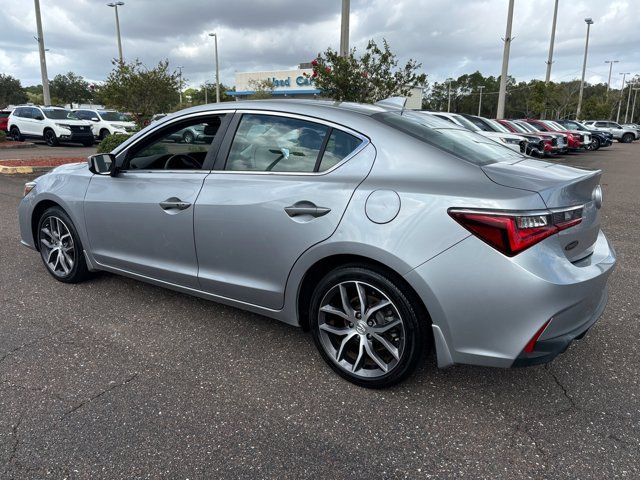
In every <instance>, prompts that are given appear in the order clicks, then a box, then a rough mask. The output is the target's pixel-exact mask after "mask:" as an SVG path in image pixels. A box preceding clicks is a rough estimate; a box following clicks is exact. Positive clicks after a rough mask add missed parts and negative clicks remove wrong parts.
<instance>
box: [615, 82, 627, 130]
mask: <svg viewBox="0 0 640 480" xmlns="http://www.w3.org/2000/svg"><path fill="white" fill-rule="evenodd" d="M620 75H622V89H621V90H620V98H619V99H618V114H617V115H616V123H620V107H621V106H622V96H623V95H624V80H625V79H626V78H627V75H631V74H630V73H629V72H620Z"/></svg>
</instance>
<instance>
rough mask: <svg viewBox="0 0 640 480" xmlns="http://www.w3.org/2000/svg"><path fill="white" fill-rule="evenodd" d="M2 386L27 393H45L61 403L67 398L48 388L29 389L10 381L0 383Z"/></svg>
mask: <svg viewBox="0 0 640 480" xmlns="http://www.w3.org/2000/svg"><path fill="white" fill-rule="evenodd" d="M0 385H3V386H5V387H7V388H13V389H18V390H25V391H28V392H38V393H43V394H45V395H49V396H51V397H53V398H55V399H56V400H60V401H61V402H64V401H65V398H64V397H62V395H59V394H57V393H55V392H52V391H50V390H49V389H48V388H47V387H28V386H27V385H19V384H17V383H11V382H10V381H9V380H2V381H0Z"/></svg>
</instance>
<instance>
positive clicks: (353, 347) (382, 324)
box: [309, 265, 429, 388]
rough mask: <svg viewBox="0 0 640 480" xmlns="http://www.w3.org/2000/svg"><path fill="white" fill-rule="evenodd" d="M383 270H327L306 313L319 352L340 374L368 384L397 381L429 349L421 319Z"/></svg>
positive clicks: (398, 286)
mask: <svg viewBox="0 0 640 480" xmlns="http://www.w3.org/2000/svg"><path fill="white" fill-rule="evenodd" d="M403 289H404V286H401V285H398V284H396V283H395V282H394V281H393V280H392V279H391V278H390V277H389V276H388V275H386V273H385V272H383V271H376V270H373V269H370V268H368V267H364V266H359V265H351V266H345V267H341V268H338V269H336V270H334V271H332V272H330V273H329V274H327V275H326V276H325V277H324V278H323V279H322V280H321V281H320V283H319V284H318V286H317V287H316V290H315V292H314V294H313V296H312V300H311V304H310V310H309V318H310V326H311V331H312V334H313V339H314V342H315V344H316V346H317V347H318V349H319V351H320V354H321V355H322V357H323V358H324V360H325V361H326V362H327V363H328V364H329V366H330V367H331V368H332V369H333V370H334V371H336V372H337V373H338V374H339V375H340V376H342V377H343V378H345V379H347V380H349V381H350V382H352V383H355V384H357V385H360V386H363V387H369V388H383V387H388V386H390V385H393V384H395V383H397V382H400V381H401V380H403V379H404V378H406V377H407V376H408V375H409V374H410V373H411V372H412V371H413V370H414V369H415V367H416V365H417V364H418V361H419V360H420V358H421V357H422V355H423V354H424V353H425V352H426V350H427V349H428V345H429V344H428V342H427V335H426V333H425V331H426V322H425V321H424V319H421V318H420V317H419V315H418V313H417V311H416V308H414V305H413V304H412V302H411V301H410V300H409V298H411V297H412V295H411V294H410V293H409V292H406V293H405V292H403Z"/></svg>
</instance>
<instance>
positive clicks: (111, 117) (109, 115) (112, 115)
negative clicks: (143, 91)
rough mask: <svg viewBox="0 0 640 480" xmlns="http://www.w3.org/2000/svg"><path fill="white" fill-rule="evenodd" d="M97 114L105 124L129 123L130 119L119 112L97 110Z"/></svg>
mask: <svg viewBox="0 0 640 480" xmlns="http://www.w3.org/2000/svg"><path fill="white" fill-rule="evenodd" d="M98 113H99V114H100V116H101V117H102V119H103V120H105V121H107V122H129V121H131V118H130V117H129V116H128V115H126V114H124V113H120V112H108V111H105V110H98Z"/></svg>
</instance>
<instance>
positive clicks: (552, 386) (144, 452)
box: [0, 142, 640, 479]
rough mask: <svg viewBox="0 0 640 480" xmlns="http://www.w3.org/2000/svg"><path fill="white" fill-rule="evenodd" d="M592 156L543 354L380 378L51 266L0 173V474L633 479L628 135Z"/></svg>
mask: <svg viewBox="0 0 640 480" xmlns="http://www.w3.org/2000/svg"><path fill="white" fill-rule="evenodd" d="M558 161H560V162H562V163H567V164H571V165H578V166H584V167H586V168H602V169H603V170H604V179H603V188H604V206H603V223H604V227H603V228H604V230H605V232H606V233H607V235H608V237H609V239H610V240H611V242H612V243H613V245H614V246H615V248H616V249H617V252H618V258H619V263H618V267H617V270H616V272H615V273H614V274H613V276H612V278H611V281H610V298H609V304H608V307H607V309H606V311H605V313H604V315H603V317H602V318H601V320H600V321H599V322H598V323H597V324H596V326H595V327H594V328H593V329H592V330H591V331H590V333H589V335H587V336H586V337H585V338H584V339H583V340H581V341H579V342H576V343H574V344H573V345H572V346H571V347H570V349H569V350H568V351H567V352H566V353H565V354H564V355H562V356H561V357H559V358H558V359H556V360H555V361H554V362H553V363H552V364H550V365H548V366H541V367H531V368H526V369H512V370H498V369H489V368H475V367H466V366H455V367H453V368H450V369H447V370H437V369H436V368H435V367H434V361H433V359H429V360H428V361H427V362H426V364H425V365H424V366H423V367H422V368H421V369H420V370H419V371H418V372H417V373H416V374H415V375H413V376H412V377H411V378H410V379H409V380H408V381H406V382H405V383H403V384H401V385H399V386H397V387H394V388H392V389H389V390H384V391H371V390H365V389H362V388H359V387H356V386H353V385H351V384H349V383H347V382H345V381H343V380H341V379H340V378H339V377H337V376H336V375H335V374H333V373H332V371H331V370H330V369H329V368H328V367H327V366H326V365H325V364H324V363H323V362H322V360H321V359H320V356H319V355H318V354H317V353H316V350H315V347H314V346H313V342H312V340H311V338H310V336H309V335H308V334H306V333H304V332H302V331H301V330H298V329H295V328H292V327H289V326H286V325H284V324H280V323H277V322H275V321H272V320H269V319H266V318H263V317H260V316H257V315H253V314H249V313H246V312H243V311H240V310H236V309H233V308H230V307H225V306H220V305H217V304H214V303H210V302H207V301H204V300H200V299H196V298H191V297H188V296H185V295H182V294H178V293H175V292H171V291H168V290H162V289H160V288H156V287H153V286H150V285H146V284H143V283H139V282H136V281H133V280H129V279H126V278H122V277H117V276H113V275H107V274H104V275H99V276H97V277H96V278H95V279H94V280H92V281H90V282H87V283H84V284H80V285H72V286H70V285H65V284H61V283H58V282H56V281H54V280H53V279H52V278H51V277H50V276H49V275H48V274H47V272H46V271H45V269H44V267H43V266H42V265H41V261H40V258H39V256H38V254H37V253H35V252H32V251H30V250H28V249H26V248H24V247H22V246H21V245H20V243H19V235H18V225H17V220H16V206H17V204H18V202H19V200H20V196H21V193H22V184H23V183H24V181H25V180H26V179H27V178H30V177H24V176H21V177H0V226H1V228H0V245H1V246H2V248H0V301H1V306H0V477H1V478H43V477H50V478H65V477H67V478H160V477H167V478H191V479H192V478H279V479H285V478H286V479H289V478H290V479H302V478H336V479H342V478H443V477H445V478H451V477H454V478H536V479H538V478H581V479H585V478H594V479H602V478H629V479H632V478H639V477H640V401H639V400H640V399H639V397H640V385H639V379H640V356H639V355H638V338H639V337H640V327H639V325H640V295H639V294H638V292H639V291H640V226H639V225H640V222H639V221H638V219H637V217H638V211H639V210H640V195H638V181H639V180H640V143H639V142H635V143H634V144H630V145H623V144H619V143H616V144H614V145H613V147H612V148H609V149H603V150H600V151H598V152H592V153H584V154H581V155H572V156H568V157H565V158H564V159H562V160H558Z"/></svg>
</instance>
